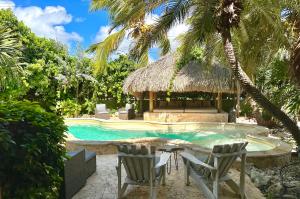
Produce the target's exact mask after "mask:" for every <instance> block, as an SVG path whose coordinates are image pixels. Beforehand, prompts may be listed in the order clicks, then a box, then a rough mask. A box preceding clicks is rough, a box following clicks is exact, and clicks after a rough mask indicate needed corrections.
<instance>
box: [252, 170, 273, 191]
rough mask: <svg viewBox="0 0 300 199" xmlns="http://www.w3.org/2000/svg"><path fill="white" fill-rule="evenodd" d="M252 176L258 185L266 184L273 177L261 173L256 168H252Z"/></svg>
mask: <svg viewBox="0 0 300 199" xmlns="http://www.w3.org/2000/svg"><path fill="white" fill-rule="evenodd" d="M250 176H251V179H252V180H253V181H254V184H255V185H256V186H257V187H262V186H266V185H267V184H268V183H269V182H270V180H271V178H272V176H269V175H266V174H264V173H260V172H258V171H256V170H252V171H251V173H250Z"/></svg>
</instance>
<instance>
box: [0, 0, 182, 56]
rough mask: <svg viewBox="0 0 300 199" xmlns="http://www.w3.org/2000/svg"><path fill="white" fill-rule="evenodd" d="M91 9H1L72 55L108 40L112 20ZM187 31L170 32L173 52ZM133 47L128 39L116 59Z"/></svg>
mask: <svg viewBox="0 0 300 199" xmlns="http://www.w3.org/2000/svg"><path fill="white" fill-rule="evenodd" d="M89 6H90V0H0V9H7V8H10V9H12V10H13V12H14V14H15V15H16V16H17V18H18V19H19V20H20V21H23V22H24V23H25V24H26V25H27V26H28V27H29V28H31V30H32V32H34V33H35V34H37V35H38V36H41V37H46V38H51V39H55V40H57V41H59V42H61V43H63V44H65V45H67V46H68V47H69V51H70V52H74V47H75V46H76V44H77V43H80V45H81V46H83V48H85V49H86V48H88V47H89V46H90V45H91V44H94V43H96V42H100V41H102V40H104V39H105V38H106V37H107V36H108V30H109V28H110V19H109V15H108V13H107V11H105V10H99V11H93V12H91V11H90V10H89ZM158 17H159V14H152V15H149V16H147V17H146V20H145V21H146V23H148V24H151V23H154V22H155V20H156V19H157V18H158ZM187 29H188V26H187V25H186V24H178V25H176V26H175V27H173V28H172V29H171V30H170V31H169V33H168V36H169V39H170V40H171V47H172V49H173V50H174V49H176V47H177V46H178V44H179V43H178V41H177V40H176V37H177V36H178V35H179V34H181V33H183V32H185V31H187ZM130 46H132V40H131V39H130V38H129V37H125V39H124V41H123V42H122V43H121V45H120V47H119V49H118V50H117V52H116V53H115V55H113V57H116V55H117V54H125V53H127V52H128V50H129V49H130ZM149 56H150V61H153V60H156V59H158V57H159V50H158V49H157V48H153V49H151V50H150V53H149Z"/></svg>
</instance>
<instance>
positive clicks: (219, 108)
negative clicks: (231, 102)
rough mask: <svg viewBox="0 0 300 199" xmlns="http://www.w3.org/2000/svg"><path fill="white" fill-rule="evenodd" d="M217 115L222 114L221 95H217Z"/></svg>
mask: <svg viewBox="0 0 300 199" xmlns="http://www.w3.org/2000/svg"><path fill="white" fill-rule="evenodd" d="M217 108H218V113H221V112H222V93H218V105H217Z"/></svg>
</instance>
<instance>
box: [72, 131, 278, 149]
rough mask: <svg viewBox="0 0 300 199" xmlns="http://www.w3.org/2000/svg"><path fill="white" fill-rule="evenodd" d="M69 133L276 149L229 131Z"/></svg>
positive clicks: (83, 136) (103, 138) (84, 136)
mask: <svg viewBox="0 0 300 199" xmlns="http://www.w3.org/2000/svg"><path fill="white" fill-rule="evenodd" d="M68 129H69V130H68V131H69V133H71V134H72V135H73V136H74V137H76V138H78V139H80V140H96V141H114V140H124V139H133V138H146V137H155V138H165V139H179V140H184V141H188V142H191V143H193V144H197V145H200V146H202V147H206V148H212V147H213V146H214V145H217V144H230V143H235V142H243V141H248V142H249V144H248V146H247V150H248V151H266V150H270V149H272V148H274V146H272V145H271V144H266V143H264V142H256V141H254V140H252V139H251V140H248V139H246V133H241V132H237V131H234V130H231V131H230V130H227V131H226V132H224V131H223V132H218V131H217V130H214V129H211V130H207V129H205V131H203V130H202V131H201V130H199V131H188V132H183V131H174V130H171V129H170V130H152V131H145V130H143V131H142V130H117V129H112V128H106V127H103V126H100V125H70V126H69V127H68Z"/></svg>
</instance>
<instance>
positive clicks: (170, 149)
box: [158, 145, 184, 174]
mask: <svg viewBox="0 0 300 199" xmlns="http://www.w3.org/2000/svg"><path fill="white" fill-rule="evenodd" d="M183 150H184V148H182V147H179V146H177V145H165V146H163V147H161V148H159V149H158V151H161V152H168V153H173V155H174V162H175V168H176V170H178V151H183ZM171 166H172V156H171V157H170V159H169V162H168V164H167V173H168V174H170V173H171Z"/></svg>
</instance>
